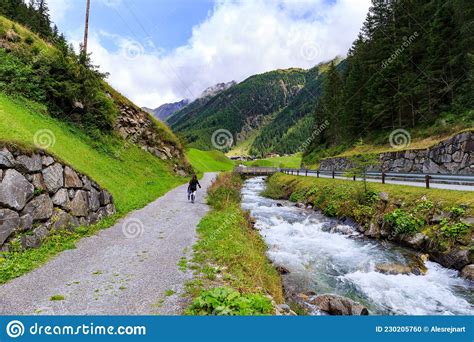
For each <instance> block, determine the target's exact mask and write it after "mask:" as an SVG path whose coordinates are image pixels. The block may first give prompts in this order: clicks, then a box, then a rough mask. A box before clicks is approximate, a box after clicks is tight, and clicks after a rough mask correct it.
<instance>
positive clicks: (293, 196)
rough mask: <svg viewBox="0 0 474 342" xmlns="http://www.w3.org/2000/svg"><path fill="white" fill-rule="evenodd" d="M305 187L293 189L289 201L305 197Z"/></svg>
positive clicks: (296, 200)
mask: <svg viewBox="0 0 474 342" xmlns="http://www.w3.org/2000/svg"><path fill="white" fill-rule="evenodd" d="M305 194H306V189H300V190H296V191H294V192H293V193H292V194H291V196H290V201H291V202H301V201H303V200H304V199H305Z"/></svg>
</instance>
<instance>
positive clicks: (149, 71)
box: [89, 0, 370, 108]
mask: <svg viewBox="0 0 474 342" xmlns="http://www.w3.org/2000/svg"><path fill="white" fill-rule="evenodd" d="M369 5H370V0H337V1H336V2H334V3H332V4H329V3H328V2H327V1H324V0H312V1H310V0H301V1H290V0H281V1H274V0H273V1H272V0H268V1H267V0H256V1H223V0H222V1H218V2H217V3H216V5H215V8H214V10H213V12H212V13H211V14H210V15H209V17H208V18H207V19H206V20H205V21H204V22H203V23H201V24H200V25H198V26H196V27H194V28H193V31H192V36H191V37H190V39H189V41H188V43H187V44H186V45H184V46H181V47H179V48H177V49H175V50H174V51H171V52H169V53H167V54H164V53H163V52H162V51H160V50H157V49H155V48H154V47H153V46H152V45H150V44H148V43H147V40H146V39H143V40H142V41H134V40H132V39H129V38H124V37H118V36H113V35H110V34H107V33H105V32H93V33H92V35H91V40H90V42H89V51H90V52H92V53H93V55H92V56H93V61H94V63H96V64H99V65H100V66H101V69H102V70H103V71H108V72H110V77H109V82H110V83H111V84H112V85H113V86H114V87H116V88H117V89H118V90H119V91H121V92H122V93H123V94H125V95H127V96H128V97H130V98H131V99H132V100H133V101H134V102H136V103H137V104H138V105H141V106H147V107H153V108H154V107H156V106H158V105H160V104H161V103H164V102H170V101H176V100H180V99H183V98H194V97H196V96H198V95H199V94H200V93H201V91H202V90H204V89H205V88H206V87H208V86H210V85H213V84H215V83H218V82H223V81H230V80H236V81H242V80H243V79H245V78H246V77H248V76H250V75H253V74H256V73H261V72H265V71H269V70H273V69H278V68H289V67H302V68H309V67H312V66H314V65H316V64H317V63H319V62H321V61H327V60H330V59H332V58H334V57H335V56H338V55H339V56H343V55H345V54H346V53H347V50H348V48H349V47H350V46H351V44H352V42H353V41H354V39H355V38H356V36H357V33H358V32H359V29H360V27H361V26H362V23H363V21H364V19H365V15H366V13H367V10H368V8H369ZM150 33H151V34H153V32H150ZM107 39H108V40H110V39H112V41H113V42H114V43H115V44H116V46H117V49H116V50H115V51H108V50H107V49H105V48H104V47H103V46H104V42H105V41H106V40H107Z"/></svg>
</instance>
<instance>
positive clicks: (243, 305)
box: [186, 287, 273, 316]
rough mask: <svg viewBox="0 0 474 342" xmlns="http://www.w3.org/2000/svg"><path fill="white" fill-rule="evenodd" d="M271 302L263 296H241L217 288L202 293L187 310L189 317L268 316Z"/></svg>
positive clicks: (235, 292) (225, 288)
mask: <svg viewBox="0 0 474 342" xmlns="http://www.w3.org/2000/svg"><path fill="white" fill-rule="evenodd" d="M272 311H273V306H272V303H271V301H270V300H269V299H268V298H267V297H265V296H263V295H261V294H245V295H243V294H240V293H239V292H238V291H236V290H233V289H231V288H228V287H216V288H213V289H211V290H208V291H204V292H202V293H201V295H200V296H199V297H196V298H195V299H194V301H193V303H192V304H191V306H190V307H189V308H188V309H187V310H186V314H188V315H201V316H202V315H219V316H221V315H226V316H236V315H268V314H271V313H272Z"/></svg>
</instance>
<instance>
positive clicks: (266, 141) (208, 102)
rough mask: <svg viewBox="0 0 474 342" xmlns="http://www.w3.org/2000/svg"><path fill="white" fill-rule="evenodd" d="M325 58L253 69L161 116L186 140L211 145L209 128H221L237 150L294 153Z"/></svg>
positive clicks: (306, 127)
mask: <svg viewBox="0 0 474 342" xmlns="http://www.w3.org/2000/svg"><path fill="white" fill-rule="evenodd" d="M326 69H327V64H324V63H322V64H320V65H318V66H315V67H314V68H312V69H309V70H304V69H298V68H291V69H280V70H274V71H270V72H266V73H263V74H259V75H254V76H251V77H249V78H247V79H246V80H244V81H242V82H240V83H238V84H234V85H233V86H231V87H229V88H228V89H225V90H223V91H220V92H218V93H216V94H214V95H213V96H207V97H205V98H200V99H197V100H196V101H194V102H191V103H190V104H188V105H187V106H185V107H183V108H182V109H180V110H178V111H177V112H175V113H174V114H173V115H171V116H170V117H168V119H167V120H166V121H167V123H168V124H169V125H170V127H171V128H172V129H173V130H174V131H175V132H177V133H178V134H179V135H180V136H181V137H183V138H184V139H185V140H186V142H187V143H188V145H190V146H192V147H196V148H200V149H210V148H213V145H212V141H211V138H212V134H213V133H214V132H215V131H216V130H218V129H226V130H228V131H229V132H230V133H231V134H232V135H233V139H234V141H233V142H234V145H237V146H238V145H242V144H245V145H246V146H247V147H246V149H245V151H243V154H253V155H259V156H262V155H265V154H268V153H282V154H283V153H294V152H298V151H299V150H300V149H301V148H300V147H301V145H302V144H303V142H304V141H305V139H307V137H308V136H310V135H311V130H312V129H313V126H314V118H313V115H311V114H312V111H313V110H314V107H315V105H316V103H317V101H318V98H319V96H320V94H321V91H322V85H323V82H322V80H323V79H324V71H325V70H326Z"/></svg>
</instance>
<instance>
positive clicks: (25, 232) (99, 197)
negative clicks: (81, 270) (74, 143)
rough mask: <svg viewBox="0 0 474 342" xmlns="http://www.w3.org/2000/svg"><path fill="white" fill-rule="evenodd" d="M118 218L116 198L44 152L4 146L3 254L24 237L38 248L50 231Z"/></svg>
mask: <svg viewBox="0 0 474 342" xmlns="http://www.w3.org/2000/svg"><path fill="white" fill-rule="evenodd" d="M113 214H115V206H114V204H113V198H112V195H111V194H110V193H109V192H108V191H107V190H104V189H101V188H100V187H99V185H98V184H97V183H95V182H94V181H92V180H91V179H89V178H88V177H87V176H85V175H81V174H79V173H78V172H76V171H74V170H73V169H72V168H71V167H69V166H67V165H64V164H62V163H60V162H59V161H57V160H55V158H53V157H51V156H49V155H47V154H45V153H44V152H42V151H41V152H37V153H24V152H21V151H19V150H18V149H16V148H12V147H0V250H8V245H9V242H10V241H11V240H12V239H13V238H15V237H18V236H19V237H20V241H21V244H22V247H23V248H31V247H38V246H39V245H40V244H41V242H42V240H43V239H44V238H45V237H46V236H48V235H49V234H50V232H52V231H54V230H59V229H71V230H73V229H75V228H76V227H78V226H79V225H90V224H94V223H96V222H98V221H99V220H100V219H102V218H104V217H106V216H110V215H113Z"/></svg>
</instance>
